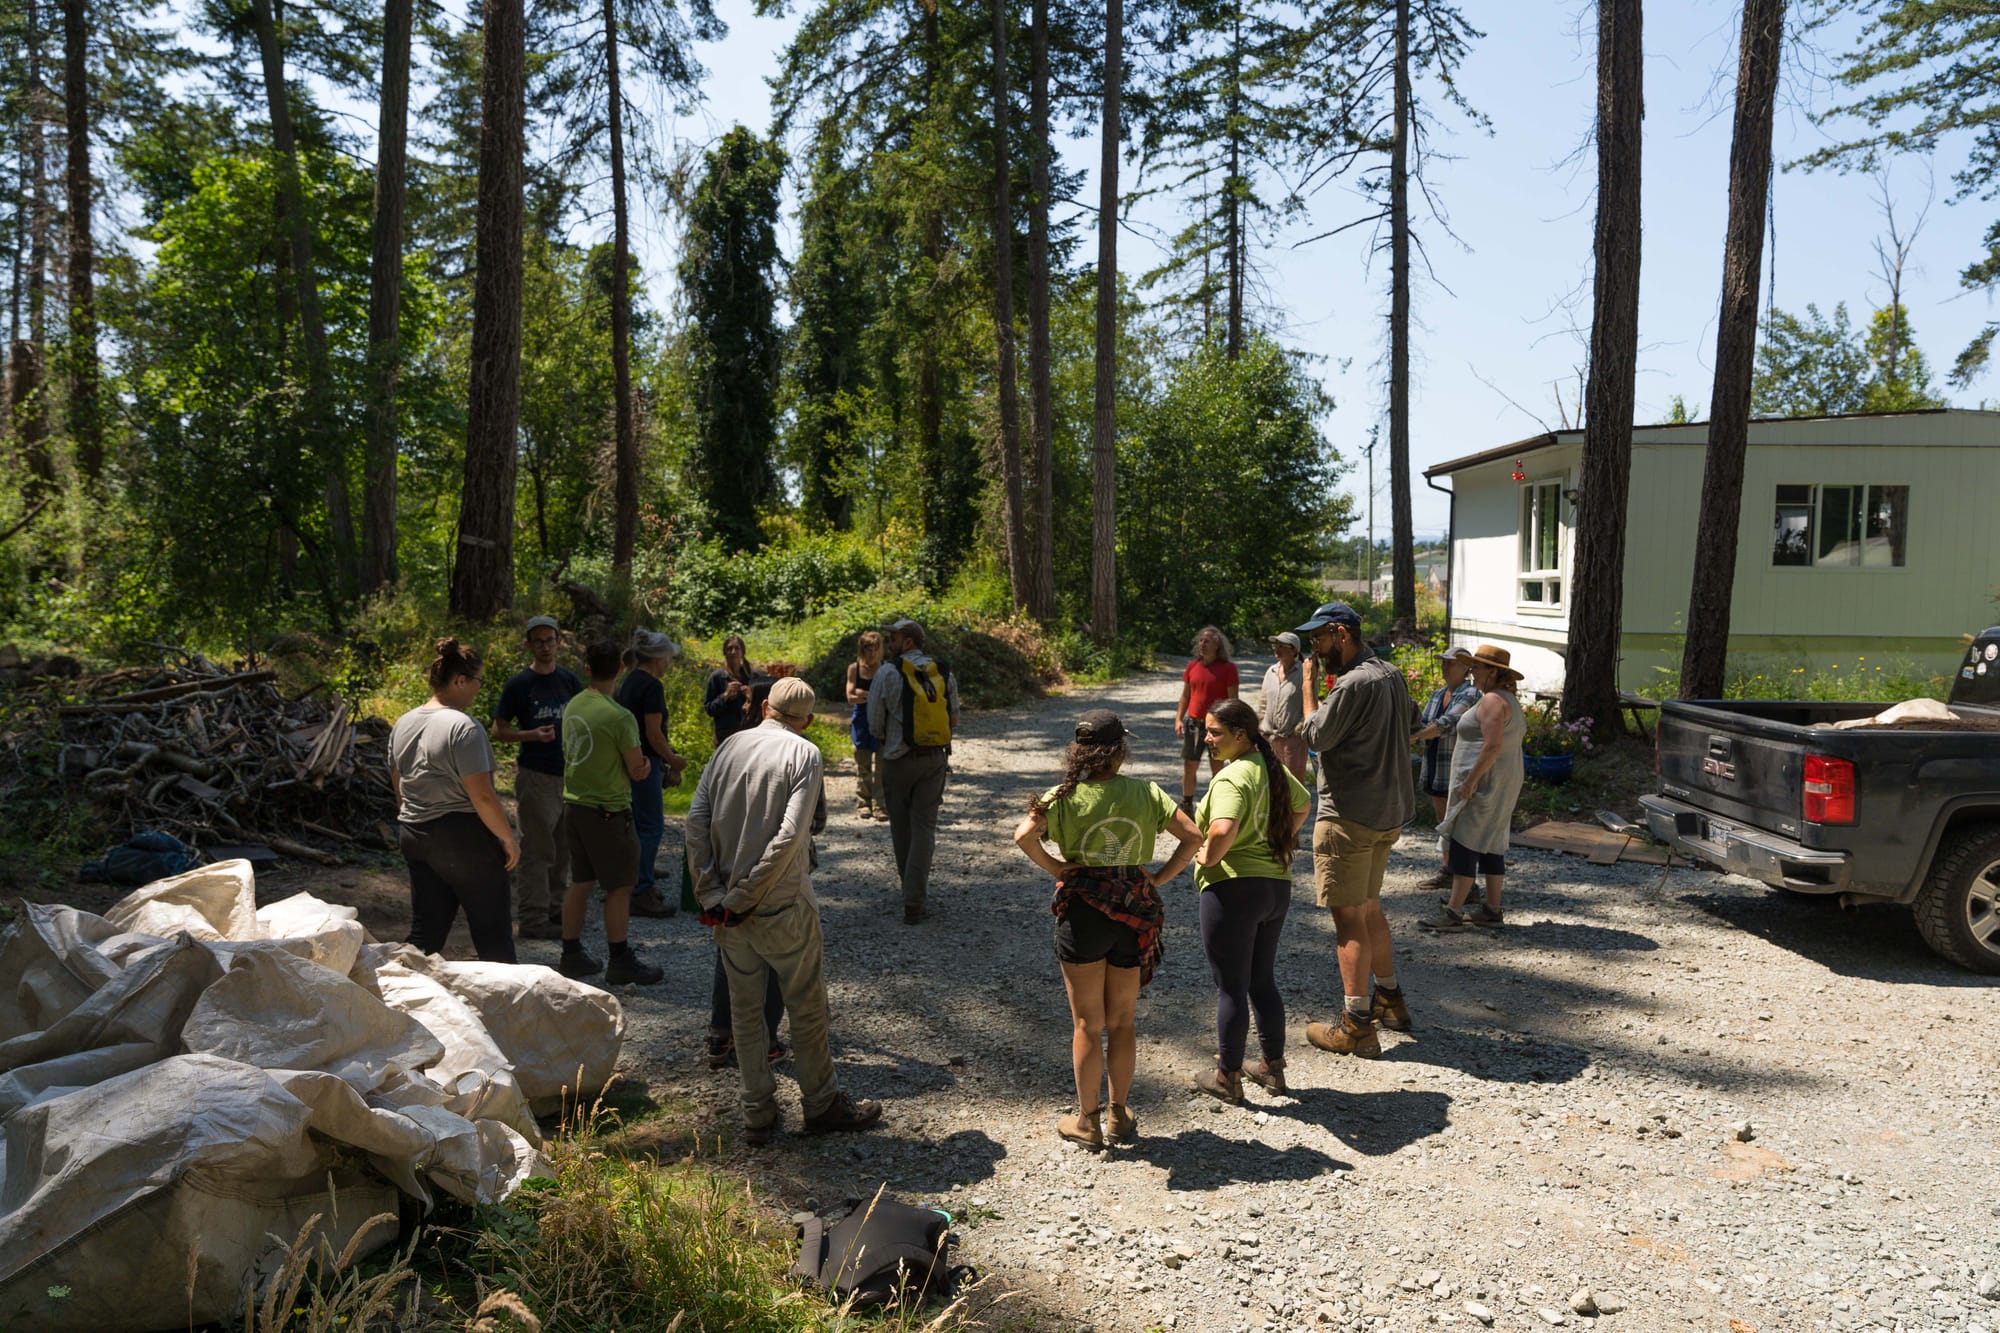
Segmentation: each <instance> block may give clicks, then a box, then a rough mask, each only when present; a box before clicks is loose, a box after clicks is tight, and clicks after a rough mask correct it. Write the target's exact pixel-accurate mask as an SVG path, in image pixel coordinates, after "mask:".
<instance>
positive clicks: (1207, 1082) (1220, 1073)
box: [1194, 1069, 1243, 1106]
mask: <svg viewBox="0 0 2000 1333" xmlns="http://www.w3.org/2000/svg"><path fill="white" fill-rule="evenodd" d="M1194 1090H1195V1091H1196V1092H1205V1093H1207V1094H1208V1095H1209V1096H1211V1097H1213V1098H1215V1099H1216V1100H1218V1101H1224V1102H1228V1103H1229V1104H1230V1105H1231V1106H1241V1105H1243V1075H1242V1074H1241V1073H1240V1072H1238V1071H1237V1070H1234V1069H1204V1070H1202V1071H1201V1072H1200V1073H1199V1074H1196V1075H1195V1076H1194Z"/></svg>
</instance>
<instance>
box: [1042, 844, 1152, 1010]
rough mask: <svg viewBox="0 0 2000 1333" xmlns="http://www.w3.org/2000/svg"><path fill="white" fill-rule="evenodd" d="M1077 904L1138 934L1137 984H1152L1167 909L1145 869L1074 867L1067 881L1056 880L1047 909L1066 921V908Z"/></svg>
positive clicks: (1134, 867)
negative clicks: (1147, 879)
mask: <svg viewBox="0 0 2000 1333" xmlns="http://www.w3.org/2000/svg"><path fill="white" fill-rule="evenodd" d="M1078 902H1081V903H1083V904H1084V906H1086V907H1092V908H1095V909H1096V910H1097V911H1100V912H1102V913H1104V915H1106V916H1108V917H1110V918H1111V919H1112V920H1113V921H1116V922H1118V923H1119V924H1120V925H1123V926H1130V927H1131V928H1132V929H1133V930H1134V931H1136V932H1137V933H1138V936H1139V984H1140V985H1141V986H1144V985H1146V984H1147V983H1148V982H1150V981H1152V979H1153V972H1154V971H1155V970H1156V969H1157V968H1158V967H1159V966H1160V959H1161V958H1163V957H1165V956H1166V952H1167V946H1166V941H1165V939H1164V938H1162V934H1161V928H1162V927H1163V926H1165V925H1166V924H1167V906H1166V904H1165V903H1163V902H1161V901H1160V894H1159V891H1158V890H1157V889H1155V888H1154V887H1153V886H1152V885H1151V884H1148V883H1147V882H1146V867H1144V866H1079V867H1077V869H1076V870H1075V871H1074V872H1072V873H1071V874H1070V877H1069V878H1068V879H1059V880H1057V881H1056V896H1055V899H1054V901H1053V902H1051V903H1050V904H1049V909H1050V910H1051V911H1053V912H1054V913H1055V914H1056V920H1058V921H1067V920H1068V919H1069V909H1070V907H1071V906H1072V905H1074V904H1075V903H1078Z"/></svg>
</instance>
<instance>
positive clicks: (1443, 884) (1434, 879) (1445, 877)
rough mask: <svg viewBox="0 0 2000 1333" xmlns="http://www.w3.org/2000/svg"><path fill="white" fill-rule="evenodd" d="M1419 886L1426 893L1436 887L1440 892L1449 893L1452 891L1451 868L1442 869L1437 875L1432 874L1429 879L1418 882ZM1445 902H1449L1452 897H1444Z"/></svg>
mask: <svg viewBox="0 0 2000 1333" xmlns="http://www.w3.org/2000/svg"><path fill="white" fill-rule="evenodd" d="M1417 887H1418V888H1420V889H1422V890H1423V891H1424V892H1425V893H1429V892H1431V891H1432V890H1433V889H1435V890H1437V891H1438V892H1440V893H1446V894H1449V893H1450V892H1451V872H1450V871H1449V870H1440V871H1438V872H1437V873H1436V874H1435V875H1432V876H1430V877H1429V878H1428V879H1426V880H1424V881H1423V882H1422V883H1420V884H1418V885H1417ZM1444 902H1446V903H1447V904H1449V903H1450V902H1451V899H1450V898H1446V899H1444Z"/></svg>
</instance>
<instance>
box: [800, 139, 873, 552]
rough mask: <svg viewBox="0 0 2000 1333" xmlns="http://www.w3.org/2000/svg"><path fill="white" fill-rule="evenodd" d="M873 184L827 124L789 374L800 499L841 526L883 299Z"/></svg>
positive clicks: (810, 189) (812, 512) (810, 202)
mask: <svg viewBox="0 0 2000 1333" xmlns="http://www.w3.org/2000/svg"><path fill="white" fill-rule="evenodd" d="M865 191H866V182H865V178H864V176H863V175H862V173H861V172H858V171H856V170H854V169H852V168H850V167H848V166H847V165H845V164H844V163H843V162H842V161H841V145H840V140H839V137H838V136H837V135H835V134H832V133H829V132H827V130H826V128H825V127H822V128H821V130H820V132H819V133H818V134H817V135H816V136H815V138H814V147H813V157H812V170H811V173H810V175H809V176H808V178H807V181H806V197H805V200H804V202H803V203H802V204H801V205H800V208H799V252H798V257H797V258H796V259H795V260H793V262H792V267H791V275H790V285H789V291H790V298H791V299H790V304H791V308H792V328H791V337H790V341H789V343H788V347H789V366H788V373H787V375H786V383H787V385H788V386H789V389H790V394H791V408H792V412H791V419H792V448H791V450H790V452H791V454H792V456H793V457H794V458H795V459H796V460H797V463H798V468H799V487H800V496H799V499H800V508H801V509H802V510H803V511H804V513H805V515H806V517H807V519H809V520H810V521H812V522H814V523H826V524H829V525H831V526H833V527H836V528H847V527H851V526H852V525H853V521H854V503H853V487H854V483H855V480H856V478H855V475H854V471H855V468H856V467H857V465H858V463H859V460H858V458H857V456H856V454H857V448H856V439H855V436H856V430H857V427H856V423H855V420H854V417H855V414H856V413H857V412H858V411H859V400H860V397H861V395H862V394H863V393H865V392H866V391H867V389H868V387H869V386H870V384H871V383H872V376H871V375H870V373H869V372H870V367H869V363H868V357H867V348H866V339H867V333H868V329H869V326H870V325H871V324H872V323H873V322H874V319H875V316H876V313H877V310H878V308H879V304H880V302H879V297H878V294H877V290H876V288H877V273H876V255H875V252H874V246H873V243H872V238H871V236H870V235H869V227H868V224H867V218H866V216H865V215H866V213H867V212H868V210H869V209H870V208H871V206H872V205H871V202H870V199H869V196H868V195H867V194H866V193H865Z"/></svg>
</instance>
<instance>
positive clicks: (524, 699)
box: [493, 616, 583, 940]
mask: <svg viewBox="0 0 2000 1333" xmlns="http://www.w3.org/2000/svg"><path fill="white" fill-rule="evenodd" d="M522 637H523V639H524V640H525V641H526V643H527V645H528V665H527V666H526V667H524V668H522V669H521V670H519V671H516V672H515V673H514V674H513V675H511V676H509V677H507V683H506V684H505V685H503V686H501V687H500V704H499V707H497V708H495V709H494V710H493V739H494V740H496V741H499V742H500V743H501V744H503V745H515V744H518V745H519V746H520V747H521V750H520V756H519V759H518V760H517V763H516V767H515V770H514V818H515V820H516V821H517V822H518V823H519V824H520V826H521V864H520V865H519V866H517V867H515V870H514V912H515V917H514V919H515V921H516V922H518V923H519V924H518V926H517V929H518V931H519V933H520V936H521V938H522V939H524V940H555V939H561V938H562V899H563V894H564V892H565V891H567V890H568V888H569V833H568V829H567V828H566V826H565V825H564V823H563V794H562V791H563V752H562V715H563V709H565V708H567V707H569V701H570V700H571V699H574V698H576V696H577V695H579V694H581V693H583V682H582V681H580V680H578V679H577V678H576V673H575V672H573V671H571V670H570V669H569V668H567V667H562V666H558V665H556V653H557V651H558V650H559V649H560V648H561V646H562V629H561V627H560V626H558V625H557V624H556V622H555V619H554V618H553V617H551V616H535V617H533V618H532V619H530V620H529V621H528V624H527V628H526V629H524V630H523V631H522Z"/></svg>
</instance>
